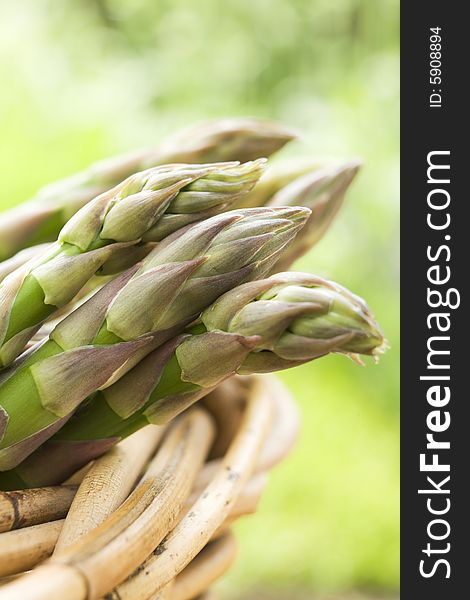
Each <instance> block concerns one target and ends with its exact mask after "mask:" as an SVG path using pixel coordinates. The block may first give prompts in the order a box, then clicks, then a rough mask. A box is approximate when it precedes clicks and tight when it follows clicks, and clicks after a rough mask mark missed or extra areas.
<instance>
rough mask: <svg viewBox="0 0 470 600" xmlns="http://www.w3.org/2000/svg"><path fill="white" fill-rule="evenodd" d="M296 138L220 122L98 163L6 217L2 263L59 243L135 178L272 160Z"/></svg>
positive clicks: (245, 123)
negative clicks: (168, 167) (79, 217)
mask: <svg viewBox="0 0 470 600" xmlns="http://www.w3.org/2000/svg"><path fill="white" fill-rule="evenodd" d="M294 137H295V134H294V133H293V132H292V131H291V130H290V129H288V128H287V127H284V126H282V125H280V124H278V123H273V122H271V121H264V120H260V119H248V118H239V119H220V120H216V121H210V122H207V123H203V124H201V125H199V126H197V127H193V128H191V129H187V130H184V131H182V132H180V133H179V134H177V135H175V136H172V137H171V138H169V139H168V140H167V141H165V142H163V143H162V144H161V145H160V146H158V147H157V148H153V149H147V150H139V151H137V152H134V153H132V154H128V155H125V156H118V157H115V158H112V159H108V160H105V161H101V162H98V163H95V164H93V165H91V167H89V168H88V169H87V170H86V171H83V172H82V173H79V174H77V175H74V176H72V177H69V178H67V179H64V180H62V181H59V182H57V183H55V184H52V185H49V186H47V187H45V188H43V189H42V190H40V191H39V192H38V194H37V195H36V196H35V197H34V198H33V199H32V200H30V201H28V202H26V203H24V204H21V205H19V206H18V207H14V208H12V209H10V210H8V211H5V212H3V213H2V214H0V261H3V260H5V259H7V258H9V257H11V256H13V255H14V254H15V253H16V252H18V251H19V250H21V249H22V248H26V247H28V246H33V245H35V244H39V243H42V242H47V241H54V240H55V239H56V238H57V234H58V233H59V231H60V229H61V228H62V227H63V225H65V223H66V222H67V221H68V220H69V219H70V217H71V216H72V215H73V214H74V213H76V212H77V211H78V210H79V209H80V208H81V207H82V206H84V205H85V204H86V203H87V202H89V201H90V200H91V199H92V198H94V197H95V196H97V195H99V194H101V193H103V192H105V191H106V190H108V189H109V188H111V187H113V186H115V185H116V184H118V183H119V182H120V181H122V180H123V179H125V178H126V177H128V176H130V175H131V174H132V173H135V172H137V171H142V170H145V169H148V168H150V167H153V166H157V165H162V164H166V163H171V162H176V163H184V162H189V163H206V162H220V161H232V160H239V161H242V162H246V161H250V160H254V159H256V158H260V157H263V156H269V155H271V154H272V153H273V152H276V150H279V149H280V148H282V147H283V146H284V145H285V144H286V143H287V142H289V141H290V140H291V139H293V138H294Z"/></svg>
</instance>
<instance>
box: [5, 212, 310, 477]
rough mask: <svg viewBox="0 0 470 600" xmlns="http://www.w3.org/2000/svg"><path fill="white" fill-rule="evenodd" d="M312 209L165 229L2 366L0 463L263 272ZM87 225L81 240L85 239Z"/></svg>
mask: <svg viewBox="0 0 470 600" xmlns="http://www.w3.org/2000/svg"><path fill="white" fill-rule="evenodd" d="M116 206H119V205H116ZM309 213H310V211H309V210H308V209H305V208H296V207H287V208H259V209H248V210H239V211H231V212H228V213H225V214H222V215H217V216H214V217H212V218H209V219H206V220H204V221H202V222H200V223H197V224H194V225H190V226H188V227H186V228H185V229H184V230H183V231H177V232H175V233H174V234H173V235H171V236H169V237H167V238H166V239H165V241H164V242H163V243H161V244H159V245H158V246H157V247H156V248H155V249H154V250H153V251H152V252H151V253H150V254H149V255H148V256H147V258H145V259H144V261H143V262H142V263H140V264H139V265H136V266H134V267H133V268H131V269H129V270H128V271H126V272H124V273H123V274H122V275H121V276H119V277H117V278H116V279H113V280H111V281H110V282H109V283H108V284H106V285H105V286H103V287H102V288H101V289H100V290H98V292H97V293H96V294H95V295H94V296H92V297H91V298H90V299H89V300H88V301H86V302H85V303H84V304H82V305H81V306H80V307H78V308H77V309H76V310H74V311H73V312H72V313H71V314H70V315H69V316H67V317H66V318H65V319H64V320H62V321H61V322H60V323H59V324H58V325H57V326H56V327H55V329H54V330H53V331H52V333H51V334H50V336H49V337H48V338H47V339H46V340H44V342H43V343H39V344H38V345H37V346H36V347H34V348H33V349H32V350H31V351H30V352H27V353H25V354H23V356H21V357H20V358H19V359H17V361H15V362H14V363H13V364H12V365H11V366H10V367H9V368H8V369H6V370H4V371H3V373H1V374H0V470H5V469H11V468H12V467H14V466H16V465H17V464H18V463H19V462H21V461H22V460H23V459H24V458H25V457H26V456H28V455H29V454H30V453H31V452H33V450H35V448H37V447H38V446H39V445H40V444H41V443H43V442H44V441H45V440H46V439H48V438H49V437H50V436H51V435H53V433H55V432H56V431H57V430H58V429H59V428H60V427H62V426H63V425H64V424H65V423H66V422H67V421H68V419H69V418H70V416H71V414H72V413H73V412H74V411H75V409H76V408H77V406H78V405H79V404H80V403H81V402H82V401H83V400H84V399H85V398H87V397H88V396H89V395H90V394H93V393H94V392H95V391H96V390H98V389H101V388H104V387H106V386H109V385H110V384H111V383H114V381H116V380H118V379H119V377H121V376H122V375H123V374H124V373H125V372H126V371H128V370H129V369H131V367H133V366H135V364H136V363H137V362H138V361H139V360H141V359H142V358H143V357H144V356H145V355H146V354H148V353H149V352H151V351H152V350H153V349H154V348H156V347H158V346H159V345H161V344H162V343H164V342H166V341H167V340H168V339H170V338H172V337H174V336H175V335H176V334H177V333H178V332H180V331H181V330H182V329H184V327H185V326H186V325H188V323H189V322H191V321H193V320H194V319H195V318H197V317H198V316H199V314H200V313H201V311H202V310H204V309H205V308H206V307H207V306H209V305H210V304H211V303H212V302H214V301H215V300H216V299H217V298H218V297H219V296H220V295H221V294H223V293H225V292H227V291H228V290H230V289H232V288H233V287H234V286H237V285H239V284H240V283H242V282H244V281H250V280H253V279H256V278H259V277H263V276H264V275H265V274H266V273H267V272H269V271H270V269H271V268H272V265H273V264H274V263H275V262H276V261H277V260H278V257H279V254H280V253H281V252H282V251H283V250H284V248H285V247H286V245H287V244H288V243H289V242H290V241H291V240H292V239H293V237H294V236H295V235H296V233H297V232H298V231H299V230H300V228H301V227H302V225H303V224H304V223H305V221H306V219H307V218H308V215H309ZM117 221H118V223H119V222H120V219H117ZM82 222H83V220H82ZM109 227H110V228H111V226H109ZM119 228H120V229H118V231H122V228H121V225H120V224H119ZM72 231H73V229H71V228H70V229H69V235H71V232H72ZM88 232H90V229H88ZM78 233H80V230H77V235H78ZM86 233H87V229H85V230H84V232H82V235H81V236H78V237H76V238H73V239H74V240H75V241H76V243H78V242H81V243H82V242H86V241H87V236H86V235H85V234H86Z"/></svg>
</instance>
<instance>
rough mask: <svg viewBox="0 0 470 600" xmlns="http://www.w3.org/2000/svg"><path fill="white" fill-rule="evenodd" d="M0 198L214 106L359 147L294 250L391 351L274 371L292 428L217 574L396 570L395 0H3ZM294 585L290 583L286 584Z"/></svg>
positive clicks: (230, 585)
mask: <svg viewBox="0 0 470 600" xmlns="http://www.w3.org/2000/svg"><path fill="white" fill-rule="evenodd" d="M0 80H1V82H2V93H1V94H0V131H1V144H0V170H1V181H2V190H1V196H0V207H1V208H4V207H7V206H11V205H13V204H15V203H17V202H20V201H21V200H23V199H26V198H27V197H28V196H29V195H31V194H33V193H34V191H35V190H36V189H37V188H38V187H39V186H40V185H42V184H45V183H47V182H49V181H52V180H54V179H56V178H58V177H62V176H65V175H67V174H69V173H72V172H74V171H76V170H78V169H80V168H82V167H84V166H86V165H87V164H88V163H89V162H91V161H92V160H95V159H97V158H102V157H105V156H107V155H111V154H114V153H116V152H119V151H123V150H127V149H131V148H133V147H136V146H139V145H151V144H152V143H154V142H156V141H158V140H159V139H161V138H162V137H163V136H164V134H165V133H167V132H170V131H172V130H174V129H176V128H178V127H181V126H186V125H187V124H189V123H191V122H193V121H197V120H201V119H204V118H207V117H216V116H225V115H257V116H266V117H270V118H275V119H279V120H282V121H284V122H286V123H288V124H291V125H293V126H296V127H297V128H298V129H299V130H300V131H301V132H302V134H303V140H302V141H301V142H298V143H296V144H294V145H293V146H292V147H291V148H289V149H287V150H286V151H285V152H283V155H284V156H293V155H295V154H313V155H315V156H328V157H338V158H345V157H351V156H360V157H362V158H363V159H364V161H365V166H364V169H363V172H362V173H361V174H360V175H359V177H358V180H357V182H356V183H355V185H354V186H353V189H352V190H351V193H350V196H349V199H348V202H347V204H346V206H345V208H344V211H343V213H342V215H341V216H340V218H339V219H338V221H337V222H336V223H335V225H334V227H333V228H332V231H331V232H330V233H329V235H328V236H327V238H325V239H324V240H323V241H322V242H321V244H320V245H319V246H318V248H316V249H315V251H314V252H312V253H311V254H310V255H309V256H307V257H305V258H304V259H303V260H302V261H301V263H300V264H299V267H300V268H303V269H305V270H311V271H314V272H317V273H319V274H321V275H326V276H328V277H331V278H333V279H337V280H339V281H340V282H341V283H343V284H344V285H347V286H348V287H350V288H351V289H353V290H354V291H356V292H357V293H358V294H360V295H362V296H364V297H366V298H367V300H368V301H369V303H370V305H371V307H372V308H373V310H374V312H375V313H376V316H377V317H378V319H379V321H380V322H381V324H382V326H383V329H384V331H385V333H386V335H387V337H388V338H389V339H390V342H391V346H392V350H391V351H390V352H389V353H388V354H387V355H386V356H385V357H384V358H383V359H382V361H381V363H380V364H379V365H377V366H374V365H372V364H368V366H367V368H365V369H361V368H359V367H357V366H356V365H354V364H353V363H352V362H351V361H347V360H346V359H344V358H343V357H329V358H327V359H325V360H322V361H319V362H317V363H316V364H312V365H308V366H304V367H300V368H298V369H296V370H295V371H292V372H289V373H286V374H285V375H283V379H284V381H285V382H286V383H287V384H288V385H289V386H290V388H291V389H292V391H293V393H294V394H295V396H296V398H297V399H298V401H299V404H300V407H301V411H302V416H303V432H302V437H301V440H300V442H299V444H298V446H297V448H296V450H295V452H294V453H293V455H292V457H291V458H290V459H289V460H288V461H287V462H286V463H285V464H284V465H282V466H281V467H280V468H278V470H277V471H276V472H275V473H274V474H273V476H272V479H271V482H270V485H269V486H268V489H267V493H266V495H265V497H264V499H263V500H262V503H261V506H260V512H259V514H258V515H257V517H255V518H254V519H249V518H248V519H246V520H245V522H243V523H240V524H239V525H238V526H237V529H238V532H239V534H240V539H241V541H240V543H241V547H242V552H241V554H240V558H239V560H238V563H237V566H236V568H235V569H234V570H233V572H232V573H231V575H230V576H229V577H228V578H227V581H226V583H225V584H224V590H225V591H226V593H227V595H229V596H237V597H240V596H241V597H243V593H244V590H247V589H248V588H250V587H252V586H253V585H258V586H260V587H265V588H269V587H271V586H272V587H278V586H281V587H286V586H289V587H290V588H292V587H295V586H297V587H299V588H304V589H311V590H324V589H327V590H342V589H350V588H358V587H362V588H380V589H382V590H393V589H396V588H397V586H398V530H397V523H398V342H399V340H398V285H399V283H398V266H397V265H398V257H397V254H398V250H397V248H398V141H399V140H398V3H397V0H377V1H376V2H370V1H368V0H250V2H240V0H225V1H223V2H221V1H220V0H199V1H198V2H192V1H190V0H152V1H150V0H108V1H106V0H62V2H53V1H52V0H18V1H17V2H14V3H7V2H1V3H0ZM287 596H288V594H286V597H287Z"/></svg>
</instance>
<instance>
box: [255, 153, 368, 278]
mask: <svg viewBox="0 0 470 600" xmlns="http://www.w3.org/2000/svg"><path fill="white" fill-rule="evenodd" d="M360 166H361V162H360V161H357V160H356V161H348V162H345V163H339V164H334V165H330V166H326V167H323V168H321V169H318V170H315V171H313V172H310V173H307V174H306V175H303V176H302V177H299V178H298V179H295V180H294V181H292V182H291V183H290V184H288V185H286V186H285V187H283V188H281V189H280V190H279V191H278V192H277V193H276V194H275V195H274V196H273V197H272V198H271V200H270V201H269V202H268V204H267V206H306V207H307V208H310V210H311V211H312V213H311V215H310V217H309V219H308V221H307V223H306V224H305V227H304V228H303V229H302V231H301V232H300V233H299V235H298V236H297V237H296V238H295V240H294V242H293V243H292V244H291V245H290V246H289V248H287V249H286V251H285V252H284V253H283V254H282V256H281V257H280V259H279V262H278V263H277V264H276V265H275V266H274V269H273V270H274V271H285V270H287V269H289V268H290V267H291V266H292V264H293V263H294V262H295V261H296V260H297V259H298V258H300V257H301V256H303V255H304V254H305V253H306V252H308V250H310V249H311V248H312V247H313V246H315V245H316V244H317V243H318V242H319V241H320V240H321V238H322V237H323V236H324V235H325V233H326V231H327V230H328V229H329V227H330V225H331V223H332V221H333V219H334V218H335V216H336V214H337V212H338V211H339V209H340V208H341V205H342V204H343V200H344V196H345V194H346V192H347V190H348V188H349V186H350V185H351V183H352V181H353V179H354V178H355V176H356V174H357V172H358V171H359V168H360ZM251 193H253V192H251Z"/></svg>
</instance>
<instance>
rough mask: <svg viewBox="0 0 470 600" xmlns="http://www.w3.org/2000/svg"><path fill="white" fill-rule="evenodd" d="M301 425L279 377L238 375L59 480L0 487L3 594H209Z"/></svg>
mask: <svg viewBox="0 0 470 600" xmlns="http://www.w3.org/2000/svg"><path fill="white" fill-rule="evenodd" d="M297 429H298V416H297V411H296V408H295V406H294V404H293V402H292V400H291V398H290V396H289V394H288V393H287V392H286V390H285V389H284V387H283V386H282V385H281V384H280V383H279V381H278V380H277V379H276V378H274V377H272V376H263V377H249V378H239V377H237V378H233V379H232V380H229V381H227V382H225V383H224V384H223V385H222V386H220V387H219V388H218V389H217V390H216V391H215V392H213V393H212V394H211V395H210V396H208V397H207V398H206V399H205V400H204V401H201V402H200V403H199V404H198V405H197V406H195V407H193V408H191V409H190V410H188V411H186V412H185V413H184V414H182V415H181V416H180V417H178V418H177V419H175V421H173V423H171V424H170V425H169V426H167V427H157V426H153V425H150V426H148V427H146V428H145V429H142V430H141V431H139V432H137V433H135V434H134V435H132V436H131V437H129V438H127V439H126V440H125V441H123V442H121V443H120V444H118V445H117V446H116V447H115V448H113V449H112V450H111V451H109V452H108V453H107V454H105V455H104V456H103V457H102V458H100V459H98V460H96V461H95V462H94V463H93V464H92V465H91V467H87V468H85V469H82V471H81V472H79V473H77V474H75V475H74V476H73V477H72V478H71V479H70V480H69V481H68V482H67V484H66V485H62V486H56V487H50V488H41V489H36V490H24V491H20V492H3V493H0V531H2V533H0V577H1V578H2V579H0V600H6V599H8V600H93V599H96V598H106V599H108V600H117V599H119V600H150V599H152V600H156V599H159V600H163V599H170V598H171V599H172V600H187V599H188V600H189V599H191V598H197V597H199V596H201V595H203V596H201V597H204V599H205V600H206V599H207V598H209V594H208V593H207V590H208V588H209V587H210V586H211V585H212V583H213V582H214V581H216V580H217V579H218V578H219V577H220V576H221V575H223V574H224V573H225V572H226V571H227V570H228V569H229V568H230V566H231V564H232V563H233V561H234V558H235V554H236V545H235V541H234V538H233V535H232V533H231V532H230V525H231V524H232V523H233V521H235V520H236V519H238V518H239V517H241V516H242V515H246V514H250V513H253V512H254V511H255V510H256V506H257V503H258V500H259V498H260V496H261V493H262V491H263V488H264V485H265V483H266V479H267V473H268V471H269V470H270V469H271V468H272V467H273V466H274V465H275V464H276V463H278V462H279V461H280V460H282V458H283V457H284V456H285V455H286V454H287V452H288V451H289V449H290V447H291V446H292V444H293V442H294V440H295V437H296V434H297ZM51 555H52V556H51ZM48 557H50V558H48ZM30 569H32V570H30ZM26 571H29V572H26Z"/></svg>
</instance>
